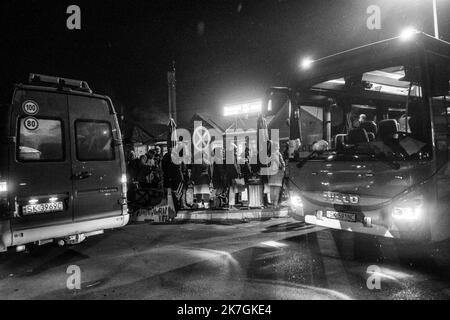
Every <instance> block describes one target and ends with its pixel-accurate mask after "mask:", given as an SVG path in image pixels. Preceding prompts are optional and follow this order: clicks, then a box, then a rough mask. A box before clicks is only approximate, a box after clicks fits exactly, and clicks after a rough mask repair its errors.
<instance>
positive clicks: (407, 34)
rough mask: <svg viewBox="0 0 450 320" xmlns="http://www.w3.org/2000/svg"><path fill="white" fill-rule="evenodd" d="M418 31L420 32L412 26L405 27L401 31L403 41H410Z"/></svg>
mask: <svg viewBox="0 0 450 320" xmlns="http://www.w3.org/2000/svg"><path fill="white" fill-rule="evenodd" d="M417 33H418V31H417V30H416V29H414V28H412V27H408V28H405V29H403V30H402V32H401V33H400V39H402V40H403V41H409V40H411V39H412V38H413V37H414V35H415V34H417Z"/></svg>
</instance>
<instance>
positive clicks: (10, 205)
mask: <svg viewBox="0 0 450 320" xmlns="http://www.w3.org/2000/svg"><path fill="white" fill-rule="evenodd" d="M0 110H1V113H2V117H1V118H0V251H6V250H7V249H8V248H9V247H16V249H17V250H18V251H19V250H23V249H24V248H25V246H24V245H26V244H29V243H36V244H43V243H47V242H51V241H53V240H56V241H57V242H58V243H59V244H61V245H62V244H65V243H69V244H71V243H77V242H80V241H82V240H83V239H84V238H85V237H88V236H90V235H94V234H99V233H102V232H103V230H105V229H110V228H117V227H121V226H124V225H126V224H127V223H128V220H129V215H128V212H127V211H128V210H127V201H126V188H127V185H126V169H125V159H124V153H123V149H122V142H121V133H120V128H119V125H118V121H117V117H116V112H115V111H114V107H113V104H112V102H111V100H110V99H109V98H108V97H106V96H102V95H98V94H94V93H92V91H91V89H90V88H89V86H88V84H87V83H86V82H84V81H78V80H71V79H64V78H56V77H50V76H44V75H37V74H31V75H30V79H29V84H26V85H23V84H18V85H16V86H15V90H14V93H13V97H12V102H11V104H8V105H5V106H3V107H1V108H0Z"/></svg>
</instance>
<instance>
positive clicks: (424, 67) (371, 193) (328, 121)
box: [264, 32, 450, 240]
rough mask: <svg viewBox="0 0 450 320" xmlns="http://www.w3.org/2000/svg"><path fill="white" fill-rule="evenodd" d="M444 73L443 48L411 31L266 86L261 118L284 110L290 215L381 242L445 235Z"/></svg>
mask: <svg viewBox="0 0 450 320" xmlns="http://www.w3.org/2000/svg"><path fill="white" fill-rule="evenodd" d="M449 66H450V43H448V42H445V41H442V40H439V39H436V38H433V37H431V36H429V35H427V34H424V33H420V32H414V33H412V34H408V36H400V37H396V38H392V39H388V40H383V41H380V42H376V43H373V44H370V45H365V46H362V47H358V48H355V49H352V50H348V51H345V52H342V53H338V54H335V55H332V56H328V57H325V58H322V59H318V60H310V61H307V62H305V63H303V64H302V66H301V67H300V68H299V70H298V72H297V73H296V74H295V76H294V78H293V79H292V80H291V82H290V86H289V87H286V88H271V89H270V90H269V91H268V96H267V101H266V104H265V106H266V107H265V109H264V112H265V114H264V116H265V117H267V118H270V117H269V116H270V115H273V114H275V113H279V112H283V111H280V110H286V111H285V112H286V117H287V118H288V119H287V120H288V121H287V125H288V126H289V130H290V146H294V147H293V149H291V150H290V152H289V154H290V158H291V159H290V161H289V171H288V174H287V175H286V176H287V179H288V181H287V185H288V186H289V193H290V207H291V212H292V214H293V216H294V217H297V218H300V219H304V220H305V222H306V223H308V224H313V225H318V226H323V227H329V228H333V229H340V230H346V231H352V232H359V233H366V234H372V235H379V236H384V237H393V238H401V239H409V240H440V239H443V238H445V237H447V236H448V235H447V232H448V231H449V230H450V224H449V220H450V219H449V217H450V165H449V153H450V142H449V125H450V120H449V112H450V93H449V76H450V68H449ZM283 106H284V107H283ZM286 106H288V107H286ZM269 129H270V123H269Z"/></svg>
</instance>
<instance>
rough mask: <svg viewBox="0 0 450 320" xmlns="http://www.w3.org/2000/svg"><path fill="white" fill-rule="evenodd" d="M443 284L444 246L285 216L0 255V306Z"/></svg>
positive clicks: (388, 290) (137, 227) (390, 295)
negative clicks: (10, 301) (42, 301)
mask: <svg viewBox="0 0 450 320" xmlns="http://www.w3.org/2000/svg"><path fill="white" fill-rule="evenodd" d="M78 268H79V269H78ZM74 270H75V271H74ZM78 270H79V275H80V277H79V278H73V277H74V276H77V275H78ZM369 277H370V279H369ZM78 279H79V283H80V289H76V288H74V286H76V284H77V283H78V282H77V281H78ZM368 279H369V281H368ZM449 279H450V241H444V242H440V243H435V244H432V245H405V244H401V243H398V242H397V241H394V240H391V239H380V238H375V237H371V236H362V235H355V234H352V233H348V232H339V231H332V230H328V229H323V228H318V227H313V226H308V225H305V224H303V223H301V222H298V221H296V220H293V219H291V218H279V219H271V220H268V221H263V222H261V221H252V222H248V223H238V224H212V223H209V224H200V223H195V224H194V223H183V224H180V223H179V224H164V225H152V224H148V223H142V224H131V225H128V226H126V227H124V228H121V229H116V230H111V231H107V232H106V233H105V234H103V235H99V236H95V237H91V238H89V239H87V240H86V241H85V242H83V243H81V244H78V245H74V246H68V247H57V246H56V245H52V244H50V245H45V246H42V247H34V248H31V249H29V250H28V251H27V252H23V253H12V252H9V253H6V254H1V255H0V298H1V299H449V298H450V280H449ZM368 282H369V286H368ZM369 287H371V289H369Z"/></svg>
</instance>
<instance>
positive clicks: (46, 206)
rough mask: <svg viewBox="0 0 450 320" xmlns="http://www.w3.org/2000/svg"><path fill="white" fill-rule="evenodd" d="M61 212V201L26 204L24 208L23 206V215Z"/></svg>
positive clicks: (62, 208) (62, 207)
mask: <svg viewBox="0 0 450 320" xmlns="http://www.w3.org/2000/svg"><path fill="white" fill-rule="evenodd" d="M63 210H64V206H63V202H62V201H56V202H46V203H38V204H28V205H26V206H23V214H24V215H31V214H39V213H48V212H58V211H63Z"/></svg>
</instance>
